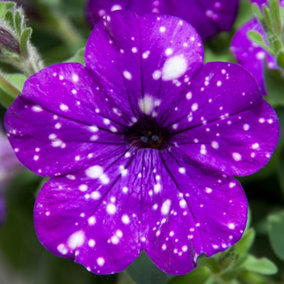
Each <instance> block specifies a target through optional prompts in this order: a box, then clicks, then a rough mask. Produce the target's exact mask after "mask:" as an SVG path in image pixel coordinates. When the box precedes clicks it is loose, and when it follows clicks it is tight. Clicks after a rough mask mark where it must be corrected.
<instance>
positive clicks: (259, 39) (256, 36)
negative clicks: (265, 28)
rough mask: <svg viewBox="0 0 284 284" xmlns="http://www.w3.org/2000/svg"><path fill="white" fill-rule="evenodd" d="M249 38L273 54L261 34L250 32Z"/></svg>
mask: <svg viewBox="0 0 284 284" xmlns="http://www.w3.org/2000/svg"><path fill="white" fill-rule="evenodd" d="M248 37H249V39H250V40H251V41H253V42H255V43H256V44H258V45H259V46H261V47H263V48H264V49H265V50H267V51H268V52H272V50H271V48H270V47H269V46H268V45H267V43H266V42H265V40H264V38H263V36H262V35H261V34H260V33H259V32H256V31H249V32H248Z"/></svg>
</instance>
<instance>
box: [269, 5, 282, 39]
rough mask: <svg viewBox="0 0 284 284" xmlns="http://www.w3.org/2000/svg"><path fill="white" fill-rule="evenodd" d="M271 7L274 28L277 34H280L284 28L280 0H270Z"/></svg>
mask: <svg viewBox="0 0 284 284" xmlns="http://www.w3.org/2000/svg"><path fill="white" fill-rule="evenodd" d="M269 8H270V11H271V14H272V15H273V17H272V24H273V29H274V31H275V33H276V34H278V35H279V34H280V33H281V30H282V23H281V16H280V5H279V1H278V0H269Z"/></svg>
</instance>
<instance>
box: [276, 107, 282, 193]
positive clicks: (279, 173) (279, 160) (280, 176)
mask: <svg viewBox="0 0 284 284" xmlns="http://www.w3.org/2000/svg"><path fill="white" fill-rule="evenodd" d="M278 113H279V111H278ZM278 115H279V114H278ZM281 118H282V116H281V117H279V121H280V125H282V124H283V123H282V124H281V121H283V120H282V119H281ZM283 126H284V125H283ZM280 132H281V130H280ZM278 148H279V153H278V155H277V156H278V166H277V177H278V180H279V185H280V188H281V191H282V196H284V175H283V173H284V145H283V144H280V145H279V146H278Z"/></svg>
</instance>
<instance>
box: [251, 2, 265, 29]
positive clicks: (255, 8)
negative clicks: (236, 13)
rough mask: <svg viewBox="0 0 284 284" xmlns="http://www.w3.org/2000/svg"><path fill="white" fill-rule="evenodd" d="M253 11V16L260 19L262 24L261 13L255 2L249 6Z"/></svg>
mask: <svg viewBox="0 0 284 284" xmlns="http://www.w3.org/2000/svg"><path fill="white" fill-rule="evenodd" d="M251 8H252V11H253V13H254V14H255V16H256V17H257V18H258V19H259V20H260V22H261V23H262V24H263V15H262V12H261V10H260V8H259V6H258V5H257V4H255V3H253V4H252V6H251Z"/></svg>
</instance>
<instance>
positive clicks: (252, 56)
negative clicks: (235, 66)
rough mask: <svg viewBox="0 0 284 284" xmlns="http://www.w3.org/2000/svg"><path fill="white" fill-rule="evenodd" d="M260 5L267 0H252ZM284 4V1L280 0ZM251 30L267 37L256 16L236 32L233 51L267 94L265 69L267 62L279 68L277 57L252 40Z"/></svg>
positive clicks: (232, 45)
mask: <svg viewBox="0 0 284 284" xmlns="http://www.w3.org/2000/svg"><path fill="white" fill-rule="evenodd" d="M251 2H254V3H256V4H258V5H259V6H260V7H261V6H262V5H263V4H266V3H267V1H266V0H254V1H253V0H251ZM280 5H282V6H284V1H280ZM249 31H257V32H258V33H260V34H261V35H262V36H264V38H266V35H265V31H264V29H263V27H262V25H261V23H260V22H259V20H258V19H256V18H254V19H252V20H250V21H248V22H247V23H246V24H244V25H243V26H242V27H240V28H239V30H238V31H237V32H236V33H235V35H234V37H233V39H232V42H231V51H232V53H233V54H234V55H235V57H236V59H237V62H238V63H239V64H241V65H242V66H243V67H244V68H246V69H247V70H248V71H249V72H251V74H252V75H253V76H254V77H255V79H256V80H257V82H258V84H259V87H260V89H261V92H262V94H266V93H267V92H266V88H265V81H264V71H265V62H267V66H268V67H269V68H277V64H276V60H275V58H274V57H273V56H272V55H270V54H269V53H268V52H267V51H266V50H265V49H263V48H262V47H260V46H259V45H257V44H256V43H254V42H253V41H251V40H250V39H249V37H248V32H249Z"/></svg>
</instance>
